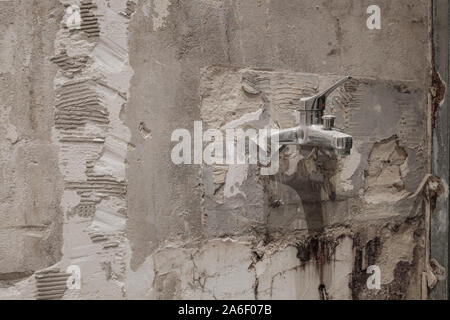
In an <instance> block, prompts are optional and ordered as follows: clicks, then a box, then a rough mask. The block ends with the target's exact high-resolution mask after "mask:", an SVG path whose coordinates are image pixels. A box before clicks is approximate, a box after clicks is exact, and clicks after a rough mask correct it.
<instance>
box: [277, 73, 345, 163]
mask: <svg viewBox="0 0 450 320" xmlns="http://www.w3.org/2000/svg"><path fill="white" fill-rule="evenodd" d="M351 79H352V78H351V77H345V78H344V79H342V80H340V81H338V82H337V83H336V84H334V85H333V86H331V87H330V88H328V89H327V90H325V91H323V92H321V93H319V94H317V95H315V96H312V97H307V98H302V99H300V106H299V108H298V109H297V111H298V119H297V121H298V122H299V126H298V127H295V128H290V129H285V130H280V131H279V132H278V133H277V135H278V139H279V143H280V145H281V146H287V145H301V146H310V147H321V148H326V149H331V150H335V151H336V153H337V154H339V155H341V156H348V155H350V151H351V149H352V147H353V138H352V136H350V135H348V134H345V133H342V132H340V131H337V130H335V129H334V121H335V116H332V115H324V114H325V109H326V106H327V97H328V96H329V95H330V94H331V93H332V92H333V91H334V90H336V89H337V88H338V87H340V86H341V85H342V84H343V83H345V82H346V81H348V80H351Z"/></svg>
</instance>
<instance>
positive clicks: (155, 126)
mask: <svg viewBox="0 0 450 320" xmlns="http://www.w3.org/2000/svg"><path fill="white" fill-rule="evenodd" d="M370 4H372V3H369V2H366V1H281V2H280V1H211V0H204V1H164V0H158V1H142V2H140V3H139V5H138V7H137V9H136V13H135V14H134V16H133V18H132V21H131V24H130V30H131V32H130V63H131V65H132V66H133V67H134V69H135V74H134V77H133V80H132V89H131V98H130V108H129V109H128V112H127V121H126V123H127V125H128V126H129V127H130V129H131V132H132V139H131V141H132V144H133V145H134V146H135V148H133V150H131V152H130V153H129V154H128V163H129V167H128V169H127V177H128V179H129V184H128V189H127V190H128V192H127V197H128V204H129V206H128V220H127V230H128V232H127V234H128V236H129V239H130V242H131V249H132V252H131V254H132V258H131V270H132V273H131V274H130V277H129V283H128V290H129V291H128V292H129V294H130V297H135V298H138V297H145V298H160V299H161V298H192V297H193V298H211V297H212V298H214V297H217V298H273V299H281V298H289V299H307V298H311V299H325V298H327V297H328V298H333V299H408V298H409V299H420V298H421V287H422V271H424V265H425V261H424V258H423V257H424V255H425V231H424V230H425V226H424V217H423V207H422V203H421V200H420V198H419V199H415V198H409V197H410V196H411V195H412V194H413V193H414V192H415V191H416V189H417V188H418V187H419V185H420V183H421V181H422V179H423V177H424V176H425V174H426V173H427V171H426V170H427V165H428V161H429V159H428V158H427V151H428V150H427V137H426V110H427V93H428V86H429V83H430V80H429V70H430V69H429V68H430V62H429V51H428V50H429V34H428V21H429V18H430V16H429V12H430V7H429V2H427V1H407V2H392V1H381V2H380V3H377V4H378V5H379V6H380V7H381V8H382V14H383V28H382V30H381V31H373V30H372V31H371V30H368V29H367V27H366V19H367V15H366V9H367V7H368V6H369V5H370ZM317 21H321V23H320V24H317V23H316V22H317ZM347 74H348V75H352V76H354V77H355V80H354V81H352V82H351V83H349V84H347V85H345V87H344V89H343V90H341V91H340V92H338V93H337V94H336V95H335V96H334V97H333V104H332V105H333V106H334V107H333V108H332V109H331V110H330V111H331V112H332V113H335V114H336V115H337V116H338V119H337V126H338V127H340V128H343V129H344V130H345V131H346V133H349V134H351V135H353V136H354V138H355V139H354V140H355V148H354V150H353V153H352V155H351V156H350V157H349V158H347V159H345V160H340V159H337V158H335V157H333V156H331V155H329V154H326V153H325V154H323V153H320V152H319V153H312V152H311V150H309V152H306V151H307V150H305V151H303V152H299V151H298V150H295V149H289V150H288V151H287V153H285V154H283V155H282V156H283V157H284V158H283V159H282V162H281V166H282V172H281V173H280V175H279V176H275V177H272V178H264V177H261V176H259V174H258V171H259V170H258V168H257V167H252V166H248V167H244V168H243V167H239V166H237V167H227V166H225V167H224V166H213V167H208V166H205V165H203V166H175V165H174V164H173V163H172V162H171V160H170V147H169V146H168V145H167V142H168V141H169V139H170V135H171V133H172V132H173V131H174V130H175V129H180V128H186V129H188V130H190V131H191V132H193V122H194V121H197V120H202V121H203V124H204V130H206V129H207V128H216V129H222V130H224V129H226V128H230V127H241V128H248V127H253V128H259V127H265V126H269V125H277V126H279V127H281V128H287V127H289V126H290V125H292V119H293V116H292V112H291V111H292V104H293V103H296V101H298V99H299V98H300V97H304V96H307V95H310V94H312V93H315V92H318V91H319V90H320V89H323V88H325V87H326V86H327V85H330V84H331V83H332V82H333V81H335V80H336V79H338V78H339V77H341V76H344V75H347ZM332 75H333V76H332ZM249 83H251V84H252V85H254V86H255V87H252V88H249ZM330 107H331V106H330ZM142 124H145V127H146V128H147V129H148V130H146V131H147V132H149V131H151V136H148V135H144V134H143V131H142V128H143V125H142ZM146 137H147V138H146ZM217 238H229V240H217ZM217 241H219V243H227V244H226V246H224V247H223V248H222V246H223V245H222V244H221V246H220V248H219V247H217V248H216V249H213V248H211V246H212V245H213V244H214V243H216V242H217ZM220 241H221V242H220ZM240 247H243V248H242V249H240V250H238V248H240ZM305 247H306V248H309V250H306V249H301V250H300V251H301V252H299V249H298V248H305ZM333 248H334V249H336V252H335V250H334V249H333ZM259 249H260V250H259ZM197 250H199V251H200V252H204V251H209V252H211V254H212V255H214V258H211V261H221V262H220V266H219V265H215V264H214V263H212V262H211V263H210V264H209V265H208V264H206V265H204V262H199V260H198V259H199V258H198V255H199V254H200V253H199V252H198V251H197ZM235 250H237V251H238V252H235ZM308 251H309V252H310V254H309V255H308V254H307V252H308ZM246 252H247V253H246ZM250 252H252V253H250ZM222 255H226V256H227V257H228V259H227V261H226V262H225V261H224V260H221V259H223V258H221V257H222ZM233 260H234V261H235V263H231V262H230V261H233ZM187 261H188V262H187ZM254 261H256V262H254ZM243 264H244V265H245V266H248V267H246V268H242V270H241V266H242V265H243ZM375 264H376V265H378V266H380V268H381V270H382V272H383V273H382V290H380V291H370V290H368V289H367V287H366V285H365V283H366V280H367V277H368V275H367V273H366V270H367V268H368V266H369V265H375ZM199 265H202V267H199ZM229 268H231V269H233V270H234V271H235V272H236V275H235V276H229V277H228V276H226V277H225V278H226V279H224V280H222V279H221V277H222V276H223V275H227V274H228V272H229V271H227V270H229ZM144 277H145V278H146V279H147V280H146V281H145V282H139V279H142V278H144ZM251 277H254V279H253V280H252V281H250V282H249V281H248V280H249V278H251ZM236 278H239V279H240V282H239V285H238V284H236V285H235V286H232V287H228V286H227V284H229V283H233V284H234V283H235V282H234V281H235V279H236ZM217 281H219V282H217ZM138 283H139V285H138ZM250 283H251V285H250ZM192 288H193V289H192ZM199 292H200V293H201V294H200V293H199Z"/></svg>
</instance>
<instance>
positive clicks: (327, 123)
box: [322, 115, 336, 131]
mask: <svg viewBox="0 0 450 320" xmlns="http://www.w3.org/2000/svg"><path fill="white" fill-rule="evenodd" d="M322 120H323V130H327V131H330V130H333V128H334V122H335V120H336V117H335V116H331V115H330V116H323V117H322Z"/></svg>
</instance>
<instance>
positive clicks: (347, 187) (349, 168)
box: [340, 146, 361, 192]
mask: <svg viewBox="0 0 450 320" xmlns="http://www.w3.org/2000/svg"><path fill="white" fill-rule="evenodd" d="M343 162H344V166H343V169H342V171H341V177H340V181H341V183H342V188H343V189H344V191H346V192H348V191H353V189H354V185H353V181H352V180H351V179H352V178H353V176H354V174H355V173H356V170H357V169H358V167H359V165H360V163H361V153H359V152H358V146H355V147H354V148H353V149H352V152H351V154H350V156H349V157H347V158H345V159H344V160H343Z"/></svg>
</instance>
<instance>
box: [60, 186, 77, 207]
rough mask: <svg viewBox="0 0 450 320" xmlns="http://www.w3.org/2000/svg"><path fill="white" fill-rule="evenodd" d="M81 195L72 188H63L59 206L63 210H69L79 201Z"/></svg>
mask: <svg viewBox="0 0 450 320" xmlns="http://www.w3.org/2000/svg"><path fill="white" fill-rule="evenodd" d="M80 200H81V197H80V196H79V194H78V193H77V192H76V191H74V190H64V193H63V197H62V199H61V208H62V209H63V210H64V212H70V211H71V210H72V209H73V208H75V207H76V206H77V205H78V204H79V203H80Z"/></svg>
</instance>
